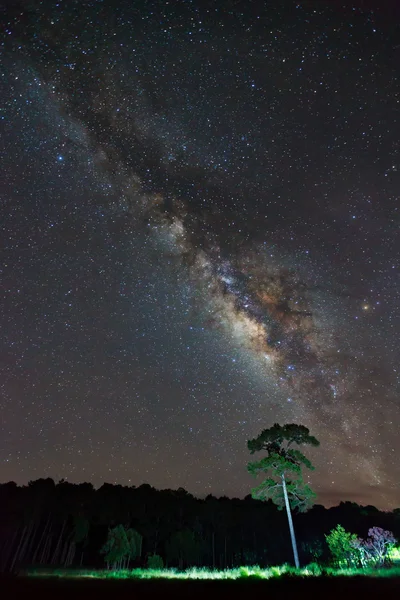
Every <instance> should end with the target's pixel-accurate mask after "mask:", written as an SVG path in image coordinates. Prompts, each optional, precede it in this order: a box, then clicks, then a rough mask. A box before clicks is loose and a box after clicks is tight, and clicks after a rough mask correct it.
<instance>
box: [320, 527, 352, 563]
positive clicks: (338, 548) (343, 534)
mask: <svg viewBox="0 0 400 600" xmlns="http://www.w3.org/2000/svg"><path fill="white" fill-rule="evenodd" d="M325 538H326V541H327V544H328V546H329V550H330V551H331V554H332V558H333V562H334V564H335V566H337V567H342V568H343V567H352V566H355V565H356V564H357V562H358V550H357V549H356V546H355V545H356V543H357V536H356V534H355V533H349V532H348V531H346V530H345V529H344V527H342V526H341V525H337V527H336V528H335V529H332V531H331V532H330V534H329V535H326V536H325Z"/></svg>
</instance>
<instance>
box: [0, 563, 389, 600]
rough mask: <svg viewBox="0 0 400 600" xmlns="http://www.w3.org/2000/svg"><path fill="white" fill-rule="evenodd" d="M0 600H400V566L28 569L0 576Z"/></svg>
mask: <svg viewBox="0 0 400 600" xmlns="http://www.w3.org/2000/svg"><path fill="white" fill-rule="evenodd" d="M0 590H1V597H2V598H3V597H4V598H5V599H8V598H10V599H11V600H14V599H15V600H17V599H18V598H23V599H24V600H25V599H30V598H34V599H36V598H39V599H40V600H45V599H47V598H49V599H51V600H62V599H64V598H65V599H66V600H79V599H81V598H82V599H85V600H88V599H89V600H90V599H92V598H93V599H95V600H100V599H102V598H105V599H107V600H122V599H124V598H127V599H128V598H129V600H140V599H141V598H146V599H149V598H160V599H161V600H179V599H182V600H183V599H185V600H197V599H199V600H212V599H213V598H216V599H217V598H218V600H221V599H222V600H224V599H225V598H227V599H228V598H229V600H235V599H238V600H251V599H252V598H261V597H262V598H263V599H265V600H270V599H275V598H276V599H278V598H279V599H281V600H285V599H286V598H293V599H295V600H302V599H303V598H304V599H307V600H310V599H314V598H315V599H321V600H346V599H347V598H356V599H357V598H359V599H360V600H369V599H371V600H376V599H377V598H385V599H386V598H400V567H399V566H397V567H393V568H389V569H370V570H358V569H340V570H339V569H328V568H327V569H324V568H321V567H319V566H318V565H315V564H314V565H308V566H307V567H304V568H302V569H299V570H296V569H294V568H293V567H289V566H286V565H282V566H278V567H270V568H261V567H258V566H254V567H239V568H237V569H227V570H224V571H217V570H215V571H213V570H209V569H187V570H186V571H178V570H175V569H162V570H150V569H132V570H127V571H107V570H99V571H94V570H88V569H76V570H74V569H71V570H65V569H64V570H61V569H29V570H27V571H26V572H24V573H21V574H20V576H8V577H6V576H4V577H3V578H0Z"/></svg>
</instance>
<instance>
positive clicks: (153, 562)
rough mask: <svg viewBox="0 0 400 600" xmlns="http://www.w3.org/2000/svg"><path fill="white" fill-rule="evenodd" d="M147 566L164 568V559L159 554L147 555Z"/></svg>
mask: <svg viewBox="0 0 400 600" xmlns="http://www.w3.org/2000/svg"><path fill="white" fill-rule="evenodd" d="M147 568H148V569H154V570H159V569H163V568H164V561H163V559H162V557H161V556H160V555H159V554H150V555H149V556H148V557H147Z"/></svg>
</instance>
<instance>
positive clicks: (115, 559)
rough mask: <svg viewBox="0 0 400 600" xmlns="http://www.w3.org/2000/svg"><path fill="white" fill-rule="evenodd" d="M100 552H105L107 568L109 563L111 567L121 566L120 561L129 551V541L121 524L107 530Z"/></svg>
mask: <svg viewBox="0 0 400 600" xmlns="http://www.w3.org/2000/svg"><path fill="white" fill-rule="evenodd" d="M100 552H101V553H102V554H105V557H104V559H105V561H106V563H107V568H110V565H111V566H112V568H113V569H120V568H121V567H122V562H123V561H124V559H125V558H126V557H128V556H129V553H130V547H129V541H128V538H127V535H126V531H125V528H124V526H123V525H117V526H116V527H114V528H113V529H109V530H108V537H107V541H106V543H105V544H104V546H103V547H102V549H101V550H100Z"/></svg>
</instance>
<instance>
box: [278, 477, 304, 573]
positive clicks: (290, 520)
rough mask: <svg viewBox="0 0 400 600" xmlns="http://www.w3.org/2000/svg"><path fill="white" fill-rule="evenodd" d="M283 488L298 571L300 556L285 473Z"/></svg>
mask: <svg viewBox="0 0 400 600" xmlns="http://www.w3.org/2000/svg"><path fill="white" fill-rule="evenodd" d="M282 487H283V496H284V498H285V506H286V514H287V518H288V522H289V530H290V538H291V540H292V548H293V556H294V564H295V566H296V569H298V568H299V567H300V563H299V555H298V553H297V544H296V536H295V534H294V527H293V521H292V513H291V510H290V504H289V498H288V494H287V489H286V479H285V474H284V473H282Z"/></svg>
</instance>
